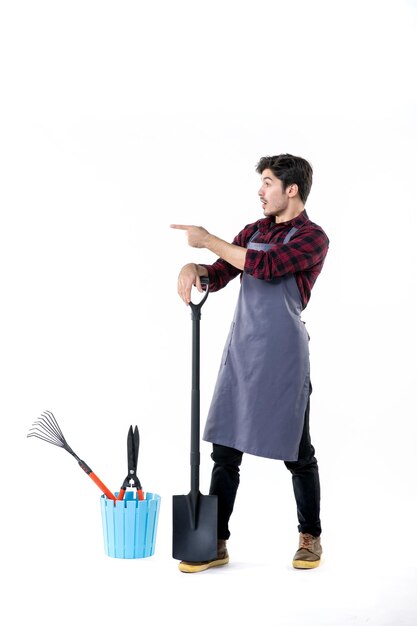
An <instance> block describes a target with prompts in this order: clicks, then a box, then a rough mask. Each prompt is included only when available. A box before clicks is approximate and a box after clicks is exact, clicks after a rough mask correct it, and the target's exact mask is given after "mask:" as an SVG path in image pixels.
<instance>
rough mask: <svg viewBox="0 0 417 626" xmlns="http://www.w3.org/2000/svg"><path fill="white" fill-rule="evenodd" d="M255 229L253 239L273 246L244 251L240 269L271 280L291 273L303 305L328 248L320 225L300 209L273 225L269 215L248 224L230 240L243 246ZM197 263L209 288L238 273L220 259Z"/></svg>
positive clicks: (217, 285) (255, 276)
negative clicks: (284, 220) (207, 279)
mask: <svg viewBox="0 0 417 626" xmlns="http://www.w3.org/2000/svg"><path fill="white" fill-rule="evenodd" d="M293 227H295V228H297V229H298V230H297V232H296V233H295V234H294V235H293V236H292V238H291V239H290V241H289V242H288V243H285V244H284V243H283V242H284V239H285V237H286V235H287V234H288V233H289V231H290V230H291V229H292V228H293ZM257 230H259V233H258V235H257V236H256V237H255V240H254V241H256V242H257V243H269V244H272V245H273V247H272V248H270V249H269V250H267V251H262V250H251V249H250V250H248V251H247V253H246V260H245V267H244V270H243V271H244V272H246V273H247V274H250V275H251V276H253V277H254V278H259V279H261V280H272V279H273V278H279V277H280V276H286V275H288V274H293V275H294V277H295V280H296V281H297V285H298V289H299V291H300V294H301V301H302V304H303V307H304V308H305V307H306V306H307V303H308V301H309V299H310V295H311V290H312V288H313V285H314V283H315V282H316V279H317V276H318V275H319V274H320V272H321V270H322V267H323V263H324V259H325V258H326V254H327V251H328V248H329V239H328V237H327V235H326V233H325V232H324V231H323V229H322V228H320V226H317V224H314V223H313V222H311V221H310V220H309V218H308V215H307V213H306V211H303V212H302V213H300V215H298V216H297V217H295V218H294V219H292V220H290V221H288V222H282V223H280V224H276V223H275V219H274V218H273V217H272V218H270V217H266V218H263V219H260V220H258V221H257V222H254V223H253V224H248V225H247V226H245V228H244V229H243V230H242V231H240V233H239V234H238V235H237V236H236V237H235V238H234V239H233V243H234V244H235V245H237V246H240V247H242V248H246V247H247V245H248V243H249V240H250V238H251V237H252V235H253V234H254V233H256V231H257ZM200 265H203V266H204V267H206V268H207V270H208V274H209V280H210V291H218V290H219V289H222V288H223V287H225V285H227V283H228V282H229V281H230V280H232V279H233V278H235V277H236V276H237V275H238V274H241V273H242V272H241V270H239V269H237V268H236V267H234V266H233V265H230V263H227V261H224V260H223V259H217V261H215V262H214V263H213V265H205V264H203V263H201V264H200Z"/></svg>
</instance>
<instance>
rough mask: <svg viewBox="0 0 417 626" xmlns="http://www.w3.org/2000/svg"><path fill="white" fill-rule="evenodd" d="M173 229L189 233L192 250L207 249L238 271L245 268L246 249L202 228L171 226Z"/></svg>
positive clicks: (181, 225) (182, 225)
mask: <svg viewBox="0 0 417 626" xmlns="http://www.w3.org/2000/svg"><path fill="white" fill-rule="evenodd" d="M171 228H177V229H180V230H185V231H187V238H188V245H189V246H191V247H192V248H207V250H210V251H211V252H213V253H214V254H216V255H217V256H218V257H220V258H222V259H224V260H225V261H227V262H228V263H230V265H233V267H236V268H237V269H238V270H243V268H244V267H245V259H246V252H247V250H246V248H241V247H240V246H236V245H235V244H233V243H228V242H227V241H224V240H223V239H220V238H219V237H216V236H215V235H212V234H211V233H209V232H208V231H207V230H206V229H205V228H203V227H202V226H186V225H184V224H171Z"/></svg>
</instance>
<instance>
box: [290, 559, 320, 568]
mask: <svg viewBox="0 0 417 626" xmlns="http://www.w3.org/2000/svg"><path fill="white" fill-rule="evenodd" d="M319 565H320V559H319V560H318V561H293V562H292V566H293V567H295V569H314V568H315V567H318V566H319Z"/></svg>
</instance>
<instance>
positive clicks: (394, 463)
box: [0, 0, 417, 626]
mask: <svg viewBox="0 0 417 626" xmlns="http://www.w3.org/2000/svg"><path fill="white" fill-rule="evenodd" d="M416 26H417V22H416V3H415V2H414V1H411V0H410V1H408V2H407V1H405V0H392V1H383V0H382V1H372V0H370V1H369V0H368V1H367V0H362V1H361V2H357V1H353V2H352V1H350V2H344V3H341V2H330V1H328V2H326V1H315V2H308V1H301V0H295V1H294V0H293V1H292V2H284V1H282V0H274V1H269V0H267V1H265V2H227V1H223V2H217V1H212V2H210V3H202V2H198V1H194V2H191V1H182V0H176V1H175V2H169V1H168V0H162V1H159V2H141V1H136V2H132V1H121V0H120V1H119V2H109V1H104V0H101V1H100V2H98V1H97V2H96V1H91V0H83V1H82V2H80V1H72V2H63V1H56V0H54V1H50V2H46V1H44V0H42V1H38V2H21V1H19V0H15V1H14V2H9V3H2V6H1V13H0V55H1V77H0V81H1V87H2V96H1V101H0V107H1V119H0V124H1V139H0V151H1V153H0V156H1V186H0V194H1V198H0V201H1V205H0V206H1V229H0V237H1V241H0V254H1V259H0V261H1V272H0V276H1V296H2V305H1V383H2V384H1V397H0V403H1V404H0V408H1V417H2V437H1V444H0V445H1V455H0V458H1V489H2V494H3V498H2V499H1V511H2V513H1V526H2V529H3V530H2V539H3V547H2V550H1V564H2V571H3V576H5V577H6V585H5V586H4V585H3V592H4V593H5V599H6V604H7V606H9V607H10V608H11V611H12V613H11V614H9V617H8V618H7V623H8V624H18V623H19V624H20V623H27V622H30V623H35V624H40V623H42V624H45V625H48V626H49V625H52V624H57V623H59V624H63V625H66V624H72V623H74V622H77V623H79V624H91V623H97V624H105V625H107V624H110V623H114V622H115V621H116V620H118V621H119V622H121V623H123V622H126V623H128V621H129V622H130V621H131V620H133V622H134V623H139V622H141V623H145V622H150V621H151V620H157V619H158V620H162V621H164V622H169V623H172V624H183V623H188V622H192V621H196V623H199V624H202V625H205V624H209V623H210V624H212V623H218V624H228V623H231V622H232V620H233V621H235V620H236V623H240V624H247V623H253V622H254V621H255V620H256V621H257V623H262V624H266V625H268V626H269V625H275V624H285V625H287V626H293V625H294V626H295V625H297V626H298V625H303V624H307V623H308V624H317V625H318V624H320V626H325V625H329V626H330V625H332V626H335V625H345V624H360V625H363V624H375V625H378V626H391V625H392V624H396V625H398V626H401V625H404V626H411V625H412V624H413V625H414V624H415V623H416V621H417V596H416V583H417V566H416V547H415V540H414V538H415V533H416V530H415V520H416V516H417V506H416V489H415V484H416V471H417V462H416V435H417V428H416V417H417V416H416V408H415V371H416V368H415V354H416V348H417V345H416V331H415V320H414V309H415V307H414V302H415V299H414V295H415V287H416V278H417V276H416V261H417V253H416V250H417V246H416V238H415V232H416V194H415V180H416V147H417V146H416V139H417V129H416V80H415V63H416V58H417V55H416V52H417V50H416V48H417V45H416V42H417V28H416ZM279 152H291V153H294V154H299V155H301V156H304V157H305V158H308V159H309V160H310V161H311V163H312V164H313V167H314V183H313V189H312V192H311V195H310V197H309V200H308V203H307V209H308V213H309V215H310V218H311V219H313V221H316V222H317V223H319V224H320V225H321V226H322V227H323V228H324V229H325V231H326V232H327V234H328V236H329V238H330V240H331V247H330V251H329V254H328V257H327V260H326V264H325V267H324V270H323V273H322V275H321V276H320V277H319V279H318V281H317V283H316V286H315V289H314V291H313V295H312V299H311V302H310V304H309V307H308V309H307V310H306V311H305V315H304V320H305V321H306V323H307V327H308V330H309V333H310V336H311V345H310V348H311V362H312V380H313V386H314V393H313V396H312V416H311V420H312V424H311V431H312V437H313V442H314V444H315V447H316V452H317V456H318V459H319V465H320V470H321V482H322V497H323V500H322V522H323V546H324V559H323V564H322V566H321V567H320V568H319V569H318V570H316V571H311V572H299V571H298V572H297V571H295V570H292V568H291V558H292V555H293V553H294V551H295V549H296V546H297V539H298V537H297V520H296V512H295V504H294V500H293V495H292V487H291V480H290V475H289V474H288V472H287V471H286V470H285V467H284V465H283V464H282V463H279V462H274V461H269V460H266V459H258V458H255V457H250V456H249V455H246V456H245V457H244V462H243V466H242V471H241V476H242V482H241V488H240V491H239V494H238V499H237V502H236V509H235V513H234V515H233V518H232V521H231V531H232V537H231V539H230V542H229V550H230V554H231V564H230V565H229V567H227V568H222V569H219V570H212V571H209V572H206V573H202V574H199V575H196V576H185V575H183V574H180V573H179V572H178V570H177V562H176V561H174V560H173V559H172V557H171V530H172V529H171V498H172V495H173V494H183V493H187V492H188V490H189V419H190V393H189V392H190V383H191V343H190V340H191V321H190V315H189V311H188V310H187V309H186V307H185V306H184V305H183V303H182V302H181V301H180V300H179V298H178V297H177V294H176V277H177V274H178V271H179V269H180V267H181V266H182V265H183V264H184V263H186V262H188V261H190V260H194V261H197V262H212V261H213V260H214V257H213V256H212V255H211V254H210V253H209V252H208V251H204V250H198V251H196V250H192V249H190V248H188V247H187V245H186V240H185V236H184V234H183V233H181V232H179V231H173V230H171V229H170V228H169V224H170V223H172V222H178V223H181V222H183V223H196V224H201V225H204V226H205V227H206V228H207V229H208V230H209V231H211V232H213V233H215V234H217V235H218V236H220V237H222V238H224V239H226V240H231V239H232V238H233V236H234V235H235V234H236V233H237V232H238V231H239V230H240V229H241V228H242V227H243V226H244V225H245V224H247V223H249V222H252V221H254V220H256V219H258V218H259V217H261V211H260V204H259V200H258V198H257V190H258V186H259V180H258V175H257V174H256V172H255V164H256V162H257V161H258V159H259V158H260V157H261V156H264V155H267V154H277V153H279ZM238 287H239V285H238V282H237V281H235V282H233V283H231V284H230V285H229V286H228V288H227V289H225V290H224V291H222V292H220V293H217V294H212V295H210V297H209V299H208V300H207V303H206V304H205V305H204V309H203V315H202V322H201V333H202V337H201V352H202V363H201V412H202V420H203V419H204V415H205V412H206V411H207V408H208V403H209V401H210V397H211V392H212V389H213V386H214V382H215V377H216V374H217V368H218V363H219V359H220V354H221V350H222V348H223V343H224V340H225V337H226V334H227V330H228V327H229V324H230V321H231V318H232V315H233V310H234V306H235V301H236V297H237V293H238ZM46 409H49V410H51V411H53V412H54V414H55V416H56V417H57V419H58V422H59V423H60V425H61V428H62V430H63V431H64V434H65V435H66V437H67V439H68V442H69V443H70V445H71V446H72V447H73V448H74V450H75V451H76V452H77V453H78V454H79V455H80V456H81V457H82V458H83V459H84V460H85V461H86V462H87V463H89V465H91V466H92V468H93V470H94V471H95V472H96V473H97V474H98V475H99V476H100V478H102V480H103V481H104V482H105V483H106V484H108V485H109V486H110V487H111V488H112V489H115V490H116V489H118V488H119V486H120V483H121V481H122V479H123V478H124V476H125V474H126V460H125V454H126V453H125V441H126V434H127V429H128V427H129V425H130V424H133V425H134V424H137V425H138V426H139V430H140V434H141V448H140V455H139V470H138V471H139V475H140V478H141V480H142V484H143V487H144V489H145V490H146V491H151V492H156V493H158V494H160V495H161V497H162V503H161V513H160V521H159V527H158V536H157V548H156V553H155V555H154V556H153V557H151V558H149V559H143V560H142V559H140V560H133V561H127V560H118V559H111V558H109V557H107V556H105V554H104V550H103V540H102V536H101V520H100V509H99V497H100V492H99V490H98V489H97V487H96V486H95V485H94V484H93V483H92V482H91V481H90V480H89V479H88V478H87V477H86V476H85V475H84V474H83V472H81V471H80V469H79V468H78V467H77V464H76V462H75V461H74V459H72V458H71V456H70V455H68V454H67V453H66V452H64V451H61V450H59V449H58V448H55V447H53V446H50V445H47V444H46V443H43V442H41V441H38V440H35V439H26V434H27V432H28V429H29V427H30V425H31V423H32V422H33V421H34V419H36V417H37V416H38V415H39V414H40V413H41V412H42V411H44V410H46ZM201 452H202V461H201V490H202V492H203V493H207V491H208V484H209V477H210V470H211V460H210V457H209V454H210V445H209V444H206V443H204V442H203V443H202V446H201Z"/></svg>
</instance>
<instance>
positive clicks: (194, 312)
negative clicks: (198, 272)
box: [190, 276, 210, 320]
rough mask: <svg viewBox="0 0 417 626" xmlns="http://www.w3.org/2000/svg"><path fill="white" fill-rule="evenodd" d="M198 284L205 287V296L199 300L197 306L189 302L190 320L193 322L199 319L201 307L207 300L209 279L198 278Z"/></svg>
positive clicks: (205, 277)
mask: <svg viewBox="0 0 417 626" xmlns="http://www.w3.org/2000/svg"><path fill="white" fill-rule="evenodd" d="M200 282H201V284H202V285H204V286H205V294H204V296H203V298H202V299H201V300H200V302H198V303H197V304H196V303H195V302H191V301H190V307H191V319H193V320H195V319H200V310H201V307H202V306H203V304H204V303H205V301H206V300H207V298H208V295H209V284H210V281H209V278H208V276H200Z"/></svg>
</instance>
